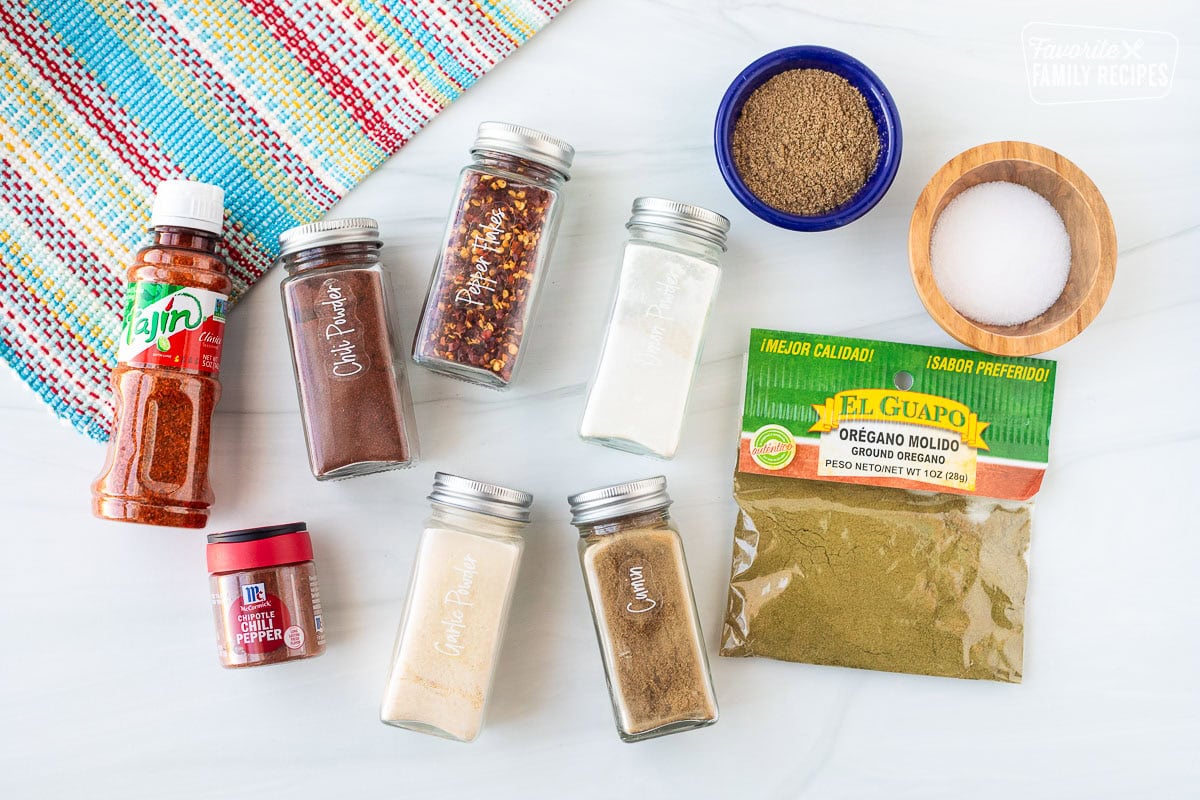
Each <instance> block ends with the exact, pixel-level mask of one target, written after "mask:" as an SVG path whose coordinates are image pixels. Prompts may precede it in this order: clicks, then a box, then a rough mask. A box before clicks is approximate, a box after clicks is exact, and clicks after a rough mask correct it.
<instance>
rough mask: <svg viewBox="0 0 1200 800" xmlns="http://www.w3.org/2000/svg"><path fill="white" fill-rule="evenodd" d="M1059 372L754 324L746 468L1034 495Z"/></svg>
mask: <svg viewBox="0 0 1200 800" xmlns="http://www.w3.org/2000/svg"><path fill="white" fill-rule="evenodd" d="M1055 369H1056V365H1055V362H1053V361H1048V360H1045V359H1039V358H1007V357H1002V356H990V355H986V354H984V353H977V352H974V351H968V350H951V349H947V348H943V347H924V346H921V345H911V344H896V343H893V342H880V341H874V340H871V339H848V338H842V337H838V336H818V335H815V334H808V333H791V332H787V331H775V330H763V329H759V328H754V329H752V330H751V331H750V348H749V357H748V359H747V365H746V394H745V398H744V403H743V406H742V437H741V447H740V448H739V457H738V470H739V471H741V472H750V473H757V474H764V475H779V476H783V477H797V478H808V479H818V480H833V481H841V482H850V483H860V484H869V485H880V486H897V487H901V488H910V489H925V490H930V489H932V490H936V491H943V492H953V493H958V494H980V495H984V496H987V497H996V498H1000V499H1013V500H1024V499H1028V498H1029V497H1032V496H1033V495H1034V494H1036V492H1037V490H1038V488H1039V487H1040V485H1041V480H1042V476H1043V474H1044V472H1045V468H1046V462H1047V457H1048V452H1049V445H1050V438H1049V434H1050V415H1051V410H1052V408H1053V404H1054V378H1055Z"/></svg>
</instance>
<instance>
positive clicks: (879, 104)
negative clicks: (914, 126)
mask: <svg viewBox="0 0 1200 800" xmlns="http://www.w3.org/2000/svg"><path fill="white" fill-rule="evenodd" d="M793 69H823V70H826V71H827V72H832V73H834V74H836V75H841V76H842V77H843V78H845V79H846V80H847V81H849V82H850V85H851V86H853V87H854V88H856V89H858V90H859V91H860V92H862V95H863V97H864V98H866V100H867V107H868V108H870V109H871V115H872V116H873V117H875V125H876V127H878V129H879V160H878V161H877V162H876V164H875V171H874V172H872V173H871V177H869V178H867V182H866V184H864V185H863V187H862V188H861V189H859V190H858V193H857V194H855V195H854V197H851V198H850V199H849V200H847V201H846V202H845V203H843V204H842V205H841V206H838V207H837V208H835V209H833V210H832V211H828V212H826V213H824V214H819V215H816V216H811V217H805V216H800V215H797V214H789V213H787V212H786V211H780V210H779V209H777V208H772V207H771V206H769V205H767V204H766V203H764V202H763V201H762V200H759V199H758V198H757V197H756V196H755V195H754V193H753V192H751V191H750V190H749V189H748V188H747V187H746V184H745V182H743V181H742V176H741V175H739V174H738V171H737V168H736V167H735V166H734V164H733V150H732V147H731V143H732V141H733V126H734V124H735V123H736V122H737V120H738V117H739V116H741V113H742V106H743V105H745V103H746V100H747V99H748V98H749V97H750V95H751V94H752V93H753V92H754V90H755V89H757V88H758V87H759V86H762V85H763V84H764V83H766V82H767V81H768V80H769V79H770V78H772V77H774V76H775V75H778V74H779V73H781V72H787V71H788V70H793ZM715 138H716V150H717V164H718V165H719V166H720V168H721V175H722V176H724V178H725V183H726V184H728V185H729V189H730V191H732V192H733V194H734V197H736V198H737V199H738V200H739V201H740V202H741V204H742V205H744V206H745V207H746V208H748V209H749V210H750V211H751V213H753V214H755V215H756V216H758V217H761V218H762V219H765V220H766V221H767V222H769V223H771V224H772V225H778V226H779V227H781V228H789V229H791V230H794V231H827V230H830V229H832V228H840V227H841V226H843V225H847V224H849V223H851V222H853V221H854V220H856V219H858V218H859V217H861V216H862V215H863V214H866V213H867V212H868V211H870V210H871V209H872V208H873V207H874V206H875V204H876V203H878V202H879V201H880V200H881V199H882V198H883V196H884V194H886V193H887V190H888V188H889V187H891V185H892V180H893V179H894V178H895V177H896V170H897V169H899V167H900V147H901V144H902V141H901V134H900V114H899V112H898V111H896V104H895V102H893V101H892V95H891V94H890V93H889V92H888V90H887V87H885V86H884V85H883V81H881V80H879V77H878V76H877V75H876V74H875V73H874V72H871V70H869V69H867V67H866V65H865V64H863V63H862V62H861V61H859V60H858V59H856V58H852V57H850V56H848V55H846V54H845V53H843V52H841V51H840V50H832V49H830V48H828V47H816V46H813V45H802V46H799V47H785V48H783V49H782V50H776V51H774V52H772V53H767V54H766V55H765V56H763V57H762V58H760V59H758V60H757V61H755V62H754V63H753V64H751V65H750V66H748V67H746V68H745V69H744V70H742V72H741V74H739V75H738V76H737V77H736V78H734V80H733V83H731V84H730V85H729V89H728V90H726V92H725V96H724V97H723V98H721V105H720V106H719V107H718V108H717V125H716V135H715Z"/></svg>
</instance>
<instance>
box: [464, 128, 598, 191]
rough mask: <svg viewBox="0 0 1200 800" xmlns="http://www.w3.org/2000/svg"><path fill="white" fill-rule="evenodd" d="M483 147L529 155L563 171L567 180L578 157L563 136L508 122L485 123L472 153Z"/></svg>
mask: <svg viewBox="0 0 1200 800" xmlns="http://www.w3.org/2000/svg"><path fill="white" fill-rule="evenodd" d="M480 150H496V151H499V152H501V153H508V154H509V155H510V156H517V157H518V158H527V159H529V160H530V161H536V162H537V163H539V164H543V165H545V166H547V167H550V168H551V169H554V170H557V171H558V172H561V173H562V174H563V178H564V179H565V180H570V179H571V175H570V170H571V161H572V160H573V159H574V158H575V148H574V147H572V146H571V145H569V144H567V143H566V142H564V141H563V140H562V139H555V138H554V137H553V136H550V135H549V134H546V133H542V132H541V131H539V130H534V129H533V128H526V127H525V126H523V125H512V124H510V123H508V122H484V123H481V124H480V125H479V133H478V134H476V136H475V144H474V145H472V146H471V152H472V153H476V152H478V151H480Z"/></svg>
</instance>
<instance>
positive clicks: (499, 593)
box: [380, 472, 533, 742]
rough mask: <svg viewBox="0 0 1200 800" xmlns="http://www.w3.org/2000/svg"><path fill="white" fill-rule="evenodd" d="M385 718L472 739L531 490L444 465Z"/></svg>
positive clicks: (416, 567) (436, 480) (508, 597)
mask: <svg viewBox="0 0 1200 800" xmlns="http://www.w3.org/2000/svg"><path fill="white" fill-rule="evenodd" d="M429 500H430V502H431V504H432V506H433V511H432V514H431V515H430V517H429V520H428V521H427V522H426V524H425V531H424V533H423V534H422V535H421V541H420V544H419V545H418V547H417V557H416V561H415V563H414V565H413V574H412V581H411V582H410V584H409V589H408V600H407V602H406V603H405V608H404V615H403V618H402V621H401V623H400V633H399V635H398V636H397V638H396V647H395V651H394V653H393V655H392V665H391V669H390V671H389V673H388V678H387V686H386V689H385V691H384V697H383V705H382V709H381V711H380V719H382V720H383V722H385V723H387V724H388V725H395V726H396V727H399V728H408V729H409V730H414V731H419V732H421V733H429V734H433V735H435V736H442V737H445V738H448V739H455V740H458V741H462V742H470V741H472V740H474V739H475V737H477V736H478V735H479V732H480V729H481V728H482V727H483V716H484V710H485V706H486V704H487V700H488V695H489V693H490V691H491V685H492V676H493V674H494V673H495V669H496V660H497V658H498V656H499V653H500V642H501V639H502V638H503V636H504V627H505V623H506V621H507V618H508V609H509V605H510V603H511V601H512V593H513V587H514V586H515V585H516V579H517V566H518V564H519V562H520V560H521V550H522V548H523V546H524V541H523V539H522V538H521V531H522V530H523V529H524V528H525V526H526V525H527V524H528V522H529V509H530V506H532V504H533V495H531V494H529V493H527V492H521V491H517V490H515V489H506V488H504V487H503V486H496V485H495V484H491V483H483V482H482V481H474V480H470V479H468V478H461V477H458V476H457V475H449V474H447V473H444V472H439V473H437V474H436V475H435V476H434V481H433V492H432V493H431V494H430V495H429Z"/></svg>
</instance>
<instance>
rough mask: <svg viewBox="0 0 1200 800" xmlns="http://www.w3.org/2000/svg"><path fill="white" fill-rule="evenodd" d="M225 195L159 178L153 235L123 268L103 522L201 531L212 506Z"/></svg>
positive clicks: (95, 495) (96, 489)
mask: <svg viewBox="0 0 1200 800" xmlns="http://www.w3.org/2000/svg"><path fill="white" fill-rule="evenodd" d="M224 199H225V193H224V192H223V191H222V190H221V188H220V187H217V186H212V185H210V184H207V183H198V182H196V181H165V182H163V183H161V184H159V186H158V189H157V191H156V192H155V197H154V208H153V211H152V213H151V215H150V221H151V225H152V226H153V228H154V231H153V233H154V240H153V243H152V244H151V245H150V246H149V247H145V248H143V249H141V250H139V251H138V252H137V255H136V256H135V257H134V262H133V266H131V267H130V268H129V272H128V274H127V277H128V282H129V283H128V289H127V292H126V295H125V312H124V317H123V318H122V322H121V335H120V342H119V345H118V349H117V366H116V368H115V369H114V370H113V372H112V381H111V385H112V392H113V404H114V407H115V422H114V424H113V434H112V439H111V440H110V441H109V445H108V458H107V460H106V461H105V464H104V470H103V471H102V472H101V473H100V477H99V478H97V479H96V481H95V483H93V484H92V511H93V513H95V515H96V516H98V517H101V518H103V519H111V520H120V521H123V522H140V523H144V524H147V525H168V526H174V527H181V528H201V527H204V524H205V523H206V522H207V521H208V509H209V506H211V505H212V502H213V492H212V488H211V487H210V486H209V482H208V455H209V441H210V433H211V425H212V414H213V408H214V407H215V406H216V404H217V399H218V398H219V397H220V394H221V386H220V383H218V381H217V373H218V371H219V370H220V367H221V343H222V339H223V338H224V335H225V311H226V306H227V304H228V302H229V291H230V288H231V286H232V284H231V282H230V280H229V276H228V275H227V274H226V267H225V261H224V259H223V258H222V256H221V253H220V245H221V227H222V222H223V217H224Z"/></svg>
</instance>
